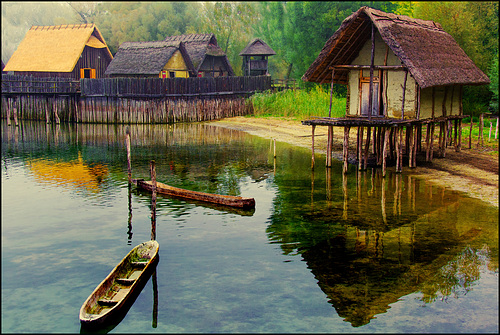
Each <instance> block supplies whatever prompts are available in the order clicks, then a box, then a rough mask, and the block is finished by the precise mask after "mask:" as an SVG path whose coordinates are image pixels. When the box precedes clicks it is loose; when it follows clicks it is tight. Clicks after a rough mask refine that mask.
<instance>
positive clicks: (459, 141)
mask: <svg viewBox="0 0 500 335" xmlns="http://www.w3.org/2000/svg"><path fill="white" fill-rule="evenodd" d="M455 151H456V152H460V151H462V119H460V120H458V143H457V147H456V148H455Z"/></svg>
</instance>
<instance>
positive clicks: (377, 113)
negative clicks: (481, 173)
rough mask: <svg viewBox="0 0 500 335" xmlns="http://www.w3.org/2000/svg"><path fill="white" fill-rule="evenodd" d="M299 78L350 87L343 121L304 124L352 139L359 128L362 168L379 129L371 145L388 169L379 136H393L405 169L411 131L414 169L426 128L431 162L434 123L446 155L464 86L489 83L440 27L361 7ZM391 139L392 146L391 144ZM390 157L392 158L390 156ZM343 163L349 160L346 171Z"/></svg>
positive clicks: (459, 110) (411, 161) (411, 155)
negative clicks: (352, 129)
mask: <svg viewBox="0 0 500 335" xmlns="http://www.w3.org/2000/svg"><path fill="white" fill-rule="evenodd" d="M302 80H304V81H311V82H316V83H330V84H331V85H332V88H333V84H334V83H336V84H344V85H346V86H347V105H346V112H345V118H331V117H329V118H325V119H315V120H306V121H303V122H302V123H303V124H306V125H313V126H315V125H328V126H342V127H344V131H346V132H347V133H346V135H347V136H348V132H349V128H350V127H351V126H353V127H357V128H358V132H359V131H361V134H360V135H358V145H357V147H358V152H357V154H358V155H357V156H358V163H359V164H360V168H361V166H362V164H361V162H362V161H363V160H365V163H364V164H363V166H366V158H367V154H368V153H369V152H370V150H369V148H368V147H369V146H370V142H369V139H370V137H371V136H370V131H371V128H373V129H374V135H373V138H374V140H373V142H372V145H373V146H374V150H373V151H374V154H375V155H377V157H376V158H377V162H381V160H382V158H383V160H384V164H385V154H386V153H385V152H382V149H381V148H382V147H384V146H383V141H382V140H380V141H382V142H381V143H377V141H378V140H379V139H380V137H377V136H379V135H380V134H378V133H377V134H376V133H375V132H385V131H386V130H387V131H389V130H390V135H389V134H388V136H394V141H398V142H394V143H395V144H394V146H391V148H393V149H394V150H393V151H394V152H395V154H396V156H397V158H398V161H397V164H396V170H397V171H401V164H402V163H401V162H402V157H401V155H402V153H403V150H402V149H403V148H402V147H403V144H401V139H402V137H401V136H402V133H401V131H402V130H403V128H406V135H407V137H410V139H409V141H410V142H411V141H413V142H411V143H413V145H412V144H411V143H410V145H406V147H405V152H406V154H407V155H408V156H409V166H410V167H414V166H416V160H415V157H416V148H417V147H420V144H419V143H417V142H416V141H417V140H420V138H419V137H418V136H419V134H420V135H421V127H422V125H423V124H426V125H427V126H428V127H427V130H428V132H427V134H429V135H427V136H428V138H427V139H426V142H427V151H428V153H427V160H430V159H432V136H431V134H430V133H432V134H433V129H434V123H439V125H440V128H441V132H442V133H443V134H442V136H440V141H441V142H440V143H439V148H440V151H441V155H442V156H444V148H445V145H444V143H445V141H446V135H445V133H447V131H446V130H447V127H448V123H449V121H452V120H453V121H455V124H456V125H455V136H456V134H457V123H458V122H460V124H459V126H461V119H462V118H463V117H464V116H463V110H462V88H463V86H464V85H484V84H488V83H489V82H490V80H489V78H488V77H487V76H486V75H485V74H484V73H483V72H482V71H481V70H479V69H478V68H477V67H476V65H475V64H474V63H473V62H472V60H471V59H470V58H469V57H468V56H467V55H466V54H465V52H464V51H463V50H462V49H461V48H460V46H459V45H458V44H457V42H456V41H455V40H454V39H453V37H452V36H451V35H449V34H448V33H446V32H445V31H444V30H443V28H442V27H441V25H440V24H439V23H436V22H433V21H424V20H420V19H413V18H410V17H408V16H403V15H395V14H391V13H385V12H382V11H380V10H375V9H372V8H369V7H362V8H360V9H359V10H358V11H356V12H355V13H353V14H352V15H350V16H349V17H347V18H346V19H345V20H344V21H343V22H342V24H341V26H340V28H339V29H338V30H337V31H336V32H335V33H334V34H333V36H332V37H330V39H329V40H328V41H327V42H326V43H325V46H324V47H323V49H322V50H321V52H320V54H319V56H318V57H317V58H316V60H315V61H314V62H313V63H312V64H311V66H310V67H309V69H308V70H307V71H306V73H305V74H304V75H303V77H302ZM329 116H331V107H330V114H329ZM364 129H366V130H367V138H366V141H367V142H366V144H365V150H362V146H363V130H364ZM313 130H314V129H313ZM414 131H417V132H416V133H414ZM419 132H420V133H419ZM440 135H441V133H440ZM398 136H399V139H398V138H396V137H398ZM458 136H460V132H459V135H458ZM392 139H393V138H392V137H391V138H390V140H391V142H390V143H393V142H392ZM347 140H348V138H347ZM409 141H407V142H406V143H409ZM459 143H460V138H459V139H458V141H457V139H455V146H456V147H457V149H458V150H460V146H459ZM345 145H346V143H344V146H345ZM429 146H430V148H429ZM384 148H385V147H384ZM391 148H389V150H390V149H391ZM345 150H347V149H346V148H344V151H345ZM429 150H431V153H430V157H429ZM344 154H345V155H346V153H344ZM388 154H389V155H392V152H389V153H388ZM382 156H383V157H382ZM346 160H347V157H346V156H344V164H345V169H344V170H346V164H347V162H346ZM327 164H328V159H327ZM384 168H385V165H384ZM384 171H385V170H384Z"/></svg>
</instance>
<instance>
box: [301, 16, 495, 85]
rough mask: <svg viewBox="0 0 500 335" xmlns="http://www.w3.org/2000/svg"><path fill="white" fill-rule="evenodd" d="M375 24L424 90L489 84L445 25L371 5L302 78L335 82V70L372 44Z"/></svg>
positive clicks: (343, 77)
mask: <svg viewBox="0 0 500 335" xmlns="http://www.w3.org/2000/svg"><path fill="white" fill-rule="evenodd" d="M372 23H373V24H374V25H375V29H376V31H378V32H379V33H380V35H381V37H382V39H383V40H384V42H385V43H386V44H387V45H388V46H389V48H390V49H391V50H392V52H393V53H394V54H395V55H396V56H397V57H398V58H399V59H400V60H401V62H402V64H403V65H404V66H406V68H407V69H408V71H409V73H410V75H411V76H412V77H413V78H414V79H415V81H416V82H417V83H418V85H419V86H420V87H421V88H426V87H433V86H443V85H454V84H455V85H482V84H488V83H489V82H490V80H489V78H488V77H487V76H486V75H485V74H484V73H483V72H482V71H481V70H479V69H478V68H477V67H476V65H475V64H474V63H473V62H472V60H471V59H470V58H469V57H468V56H467V55H466V54H465V52H464V51H463V50H462V49H461V48H460V46H459V45H458V44H457V42H456V41H455V40H454V39H453V37H452V36H451V35H449V34H448V33H446V32H445V31H444V30H443V29H442V27H441V25H440V24H438V23H435V22H433V21H424V20H420V19H413V18H410V17H408V16H404V15H395V14H391V13H385V12H382V11H379V10H375V9H372V8H368V7H361V8H360V9H359V10H358V11H356V12H355V13H353V14H352V15H350V16H349V17H347V18H346V19H345V20H344V21H343V22H342V24H341V26H340V28H339V29H338V30H337V31H336V32H335V33H334V34H333V36H332V37H330V39H329V40H328V41H327V42H326V44H325V46H324V47H323V49H322V50H321V52H320V54H319V56H318V57H317V58H316V60H315V61H314V62H313V63H312V64H311V66H310V67H309V69H308V70H307V71H306V73H305V74H304V75H303V77H302V80H304V81H312V82H317V83H329V82H331V74H332V68H331V67H332V66H334V65H349V64H351V62H352V61H353V60H354V59H355V58H356V57H357V56H358V54H359V51H360V50H361V48H362V47H363V45H364V44H365V43H366V42H367V41H370V39H371V24H372ZM367 65H369V64H367ZM378 65H382V64H378ZM334 82H337V83H341V84H346V83H347V71H346V70H341V71H335V78H334Z"/></svg>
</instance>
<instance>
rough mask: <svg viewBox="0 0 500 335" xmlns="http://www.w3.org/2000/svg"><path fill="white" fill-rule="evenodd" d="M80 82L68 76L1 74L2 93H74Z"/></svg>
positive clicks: (77, 89) (78, 89)
mask: <svg viewBox="0 0 500 335" xmlns="http://www.w3.org/2000/svg"><path fill="white" fill-rule="evenodd" d="M79 91H80V82H79V81H77V80H73V79H68V78H57V77H50V78H49V77H35V76H19V75H10V74H2V94H75V93H78V92H79Z"/></svg>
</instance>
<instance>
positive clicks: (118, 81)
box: [80, 76, 271, 98]
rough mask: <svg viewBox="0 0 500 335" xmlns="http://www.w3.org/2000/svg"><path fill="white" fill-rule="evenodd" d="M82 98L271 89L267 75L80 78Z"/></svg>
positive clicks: (206, 94) (241, 93)
mask: <svg viewBox="0 0 500 335" xmlns="http://www.w3.org/2000/svg"><path fill="white" fill-rule="evenodd" d="M80 86H81V95H82V97H120V98H163V97H166V98H176V97H198V98H199V97H214V96H228V95H232V96H234V95H239V96H244V95H250V94H253V93H255V92H261V91H266V90H269V89H271V77H270V76H245V77H216V78H210V77H204V78H166V79H162V78H102V79H81V80H80Z"/></svg>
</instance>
